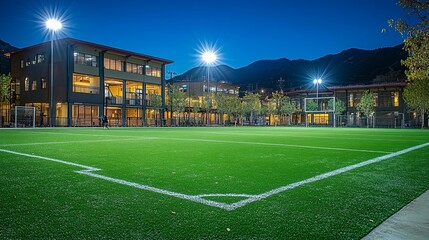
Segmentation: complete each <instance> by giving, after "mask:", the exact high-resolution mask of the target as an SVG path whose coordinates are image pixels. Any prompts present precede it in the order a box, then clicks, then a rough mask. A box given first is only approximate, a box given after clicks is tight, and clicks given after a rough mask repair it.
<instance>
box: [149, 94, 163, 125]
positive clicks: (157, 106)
mask: <svg viewBox="0 0 429 240" xmlns="http://www.w3.org/2000/svg"><path fill="white" fill-rule="evenodd" d="M149 96H150V97H149V98H150V103H151V105H152V107H153V109H154V111H155V126H158V112H159V110H161V109H162V97H161V95H159V94H151V95H149ZM161 125H162V124H161Z"/></svg>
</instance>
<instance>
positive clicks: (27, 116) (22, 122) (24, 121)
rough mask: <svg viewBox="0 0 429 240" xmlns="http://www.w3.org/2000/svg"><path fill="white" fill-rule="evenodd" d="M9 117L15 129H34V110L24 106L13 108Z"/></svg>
mask: <svg viewBox="0 0 429 240" xmlns="http://www.w3.org/2000/svg"><path fill="white" fill-rule="evenodd" d="M12 111H13V112H12V114H11V116H13V117H14V121H12V122H13V123H14V127H15V128H35V127H36V108H35V107H26V106H15V108H14V109H12Z"/></svg>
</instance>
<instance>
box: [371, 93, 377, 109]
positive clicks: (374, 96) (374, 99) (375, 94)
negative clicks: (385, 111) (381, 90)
mask: <svg viewBox="0 0 429 240" xmlns="http://www.w3.org/2000/svg"><path fill="white" fill-rule="evenodd" d="M372 99H373V101H374V107H378V93H376V92H373V93H372Z"/></svg>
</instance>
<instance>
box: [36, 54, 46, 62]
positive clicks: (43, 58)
mask: <svg viewBox="0 0 429 240" xmlns="http://www.w3.org/2000/svg"><path fill="white" fill-rule="evenodd" d="M44 61H45V55H44V54H37V63H41V62H44Z"/></svg>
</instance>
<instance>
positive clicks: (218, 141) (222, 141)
mask: <svg viewBox="0 0 429 240" xmlns="http://www.w3.org/2000/svg"><path fill="white" fill-rule="evenodd" d="M49 134H61V135H79V136H88V137H101V136H102V137H117V139H116V140H115V139H106V140H82V142H88V143H89V142H91V141H93V142H97V141H99V142H103V141H104V142H111V141H135V140H146V139H158V140H181V141H194V142H214V143H230V144H248V145H264V146H277V147H293V148H309V149H322V150H335V151H350V152H365V153H392V152H387V151H376V150H365V149H353V148H333V147H319V146H307V145H296V144H285V143H264V142H242V141H227V140H216V139H200V138H166V137H141V136H136V137H134V138H129V137H130V136H109V135H91V134H75V133H71V134H69V133H49ZM70 142H71V143H77V142H79V141H70ZM51 143H52V144H66V143H68V142H46V143H23V144H3V145H1V144H0V147H2V146H20V145H43V144H51Z"/></svg>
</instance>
